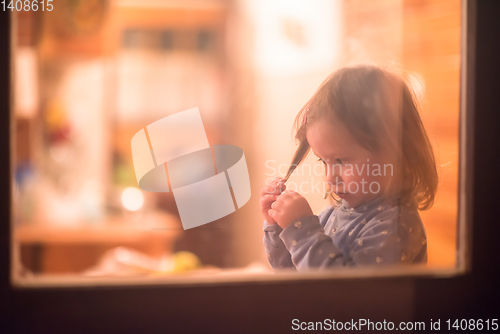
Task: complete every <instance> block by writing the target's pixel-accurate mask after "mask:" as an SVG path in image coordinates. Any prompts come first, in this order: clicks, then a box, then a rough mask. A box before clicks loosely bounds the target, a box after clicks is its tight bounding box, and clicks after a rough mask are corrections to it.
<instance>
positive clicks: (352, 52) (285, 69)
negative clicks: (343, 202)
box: [13, 0, 460, 277]
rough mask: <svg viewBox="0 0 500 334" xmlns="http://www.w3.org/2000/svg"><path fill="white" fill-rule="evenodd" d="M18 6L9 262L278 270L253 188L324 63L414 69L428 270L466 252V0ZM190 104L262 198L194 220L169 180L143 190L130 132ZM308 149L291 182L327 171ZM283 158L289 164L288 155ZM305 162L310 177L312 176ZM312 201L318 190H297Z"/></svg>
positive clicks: (101, 269) (91, 272)
mask: <svg viewBox="0 0 500 334" xmlns="http://www.w3.org/2000/svg"><path fill="white" fill-rule="evenodd" d="M53 8H54V10H53V11H50V12H49V11H37V12H34V11H26V12H25V11H20V12H15V14H14V20H13V31H14V36H15V38H14V40H15V42H14V45H13V57H14V64H13V65H14V69H13V70H14V74H15V75H14V78H13V85H14V89H15V96H14V106H15V108H14V109H15V110H14V111H13V116H14V124H15V148H14V168H15V170H14V178H15V180H14V209H15V216H14V221H13V224H14V233H13V238H14V248H15V259H14V274H15V276H16V277H29V276H33V275H46V276H54V275H75V274H76V275H83V276H136V275H145V276H151V275H165V276H168V275H172V274H177V273H179V272H185V273H192V274H199V273H201V274H206V273H218V272H259V273H260V272H264V273H266V272H272V270H271V267H270V266H269V264H268V263H267V259H266V257H265V253H264V248H263V245H262V238H263V232H262V223H263V218H262V217H261V216H260V213H259V208H258V201H259V196H260V189H261V188H262V186H263V184H264V182H265V180H266V179H267V178H269V177H275V176H278V175H280V176H283V175H284V174H285V173H286V168H287V166H288V163H289V162H290V160H291V157H292V155H293V152H294V149H295V145H294V140H293V137H292V123H293V120H294V118H295V116H296V114H297V112H298V111H299V110H300V108H301V107H302V106H303V105H304V104H305V103H306V102H307V100H308V99H309V98H310V96H311V95H312V94H313V93H314V91H315V90H316V88H317V87H318V86H319V84H320V83H321V82H322V81H323V80H324V79H325V78H326V76H327V75H328V74H330V73H331V72H332V71H334V70H335V69H337V68H339V67H343V66H348V65H355V64H359V63H373V64H379V65H384V66H385V65H389V66H395V67H398V68H403V69H405V70H407V71H409V72H410V74H411V78H412V82H413V84H414V86H415V88H416V90H417V93H418V95H419V97H420V98H421V106H422V114H421V116H422V118H423V121H424V124H425V127H426V129H427V131H428V134H429V136H430V139H431V142H432V144H433V146H434V148H435V150H436V154H437V157H438V162H439V164H440V168H439V173H440V174H439V175H440V184H439V188H438V192H437V196H436V201H435V204H434V206H433V207H432V208H431V209H430V210H428V211H423V212H421V216H422V219H423V221H424V224H425V227H426V231H427V236H428V258H429V260H428V266H429V267H435V268H453V267H455V265H456V255H457V243H456V231H457V198H458V193H457V188H458V187H457V185H458V124H459V79H460V75H459V67H460V1H456V0H377V1H368V0H314V1H290V0H271V1H269V0H267V1H264V0H233V1H230V0H227V1H225V0H182V1H181V0H59V1H58V2H57V4H54V7H53ZM193 107H198V108H199V110H200V113H201V116H202V119H203V123H204V126H205V130H206V132H207V136H208V139H209V142H210V144H211V145H217V144H231V145H237V146H239V147H241V148H242V149H243V151H244V152H245V156H246V161H247V164H248V169H249V173H250V182H251V188H252V197H251V199H250V201H249V202H248V203H247V204H246V205H245V206H244V207H243V208H241V209H239V210H237V211H236V212H234V213H233V214H231V215H229V216H226V217H224V218H222V219H219V220H217V221H215V222H212V223H210V224H207V225H204V226H200V227H197V228H194V229H189V230H186V231H184V230H183V229H182V225H181V223H180V220H179V216H178V212H177V209H176V205H175V201H174V198H173V195H172V193H148V192H144V191H142V190H140V189H138V187H137V180H136V177H135V172H134V168H133V164H132V155H131V149H130V142H131V138H132V137H133V135H134V134H135V133H136V132H137V131H139V130H140V129H142V128H143V127H144V126H146V125H148V124H150V123H152V122H154V121H156V120H158V119H160V118H163V117H166V116H168V115H170V114H173V113H176V112H179V111H182V110H186V109H189V108H193ZM317 164H319V162H317V161H316V160H315V159H313V158H312V156H311V157H309V158H308V159H307V160H306V162H305V166H304V167H307V166H309V167H310V168H309V169H307V168H299V169H298V170H297V172H296V174H295V175H294V176H292V178H291V179H290V181H291V182H295V183H297V184H299V183H304V182H308V183H315V182H321V177H318V176H315V175H314V173H313V172H310V171H311V170H312V168H314V166H316V165H317ZM280 167H281V168H280ZM308 171H309V172H308ZM303 195H304V196H305V197H306V198H307V199H308V200H309V202H310V204H311V206H312V207H313V211H314V212H315V213H319V212H320V211H321V210H322V209H323V208H324V207H325V206H326V205H328V202H327V200H323V199H322V198H323V194H322V193H320V192H314V191H313V189H305V190H304V191H303Z"/></svg>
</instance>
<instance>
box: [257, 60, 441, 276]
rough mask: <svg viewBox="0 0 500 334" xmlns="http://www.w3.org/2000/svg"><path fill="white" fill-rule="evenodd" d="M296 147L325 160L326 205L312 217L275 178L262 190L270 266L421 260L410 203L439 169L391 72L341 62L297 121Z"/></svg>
mask: <svg viewBox="0 0 500 334" xmlns="http://www.w3.org/2000/svg"><path fill="white" fill-rule="evenodd" d="M295 129H296V136H295V138H296V140H297V141H298V143H299V147H298V149H297V151H296V153H295V156H294V158H293V161H292V164H291V168H290V171H289V173H288V175H287V176H286V179H287V178H288V176H289V174H291V172H292V171H293V169H294V168H295V167H296V166H297V165H298V164H299V163H300V162H302V161H303V159H304V158H305V156H306V155H307V154H308V153H309V151H311V150H312V151H313V153H314V155H316V156H317V157H318V158H319V161H321V162H322V163H323V164H324V165H325V167H326V180H325V181H326V185H327V189H328V194H329V195H330V198H331V204H332V205H330V206H329V207H327V208H326V209H325V210H323V211H322V212H321V213H320V214H319V215H317V216H316V215H314V214H313V212H312V210H311V207H310V206H309V203H308V202H307V200H306V199H305V198H304V197H302V196H301V195H300V194H298V193H297V192H294V191H291V190H286V191H283V190H284V189H285V188H286V187H285V185H284V183H285V179H282V178H275V179H274V180H272V181H270V182H267V184H266V186H265V187H264V188H263V189H262V192H261V195H262V197H261V200H260V208H261V212H262V214H263V216H264V218H265V222H264V233H265V236H264V245H265V248H266V252H267V255H268V259H269V262H270V264H271V265H272V266H273V268H275V269H277V268H292V269H295V268H296V269H297V270H299V271H306V270H308V269H312V268H316V269H323V268H330V267H332V268H333V267H342V266H364V265H384V264H400V263H401V264H402V263H404V264H410V263H427V239H426V233H425V228H424V225H423V223H422V220H421V219H420V216H419V213H418V210H419V209H420V210H426V209H429V208H430V207H431V206H432V204H433V202H434V196H435V193H436V188H437V183H438V176H437V170H436V162H435V158H434V153H433V150H432V147H431V144H430V142H429V139H428V137H427V134H426V131H425V129H424V126H423V124H422V121H421V119H420V116H419V113H418V108H417V103H416V98H415V96H414V94H413V92H412V90H411V89H410V87H409V85H408V84H407V83H406V82H405V80H403V79H402V77H401V76H400V75H398V74H395V73H393V72H390V71H388V70H385V69H382V68H379V67H376V66H357V67H349V68H342V69H340V70H338V71H336V72H334V73H332V74H331V75H330V76H329V77H328V78H327V79H326V80H325V81H324V82H323V83H322V84H321V86H320V87H319V88H318V90H317V91H316V93H315V94H314V95H313V96H312V97H311V99H310V100H309V101H308V103H307V104H306V105H305V106H304V107H303V108H302V109H301V111H300V112H299V114H298V115H297V117H296V119H295Z"/></svg>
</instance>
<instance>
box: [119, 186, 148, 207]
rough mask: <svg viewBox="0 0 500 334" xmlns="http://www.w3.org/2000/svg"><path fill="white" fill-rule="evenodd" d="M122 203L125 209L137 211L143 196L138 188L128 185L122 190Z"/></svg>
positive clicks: (141, 203)
mask: <svg viewBox="0 0 500 334" xmlns="http://www.w3.org/2000/svg"><path fill="white" fill-rule="evenodd" d="M122 204H123V206H124V207H125V209H127V210H130V211H137V210H139V209H140V208H142V205H143V204H144V196H143V195H142V192H141V191H140V190H139V189H137V188H134V187H129V188H127V189H125V190H124V191H123V192H122Z"/></svg>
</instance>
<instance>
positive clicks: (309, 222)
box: [280, 215, 346, 271]
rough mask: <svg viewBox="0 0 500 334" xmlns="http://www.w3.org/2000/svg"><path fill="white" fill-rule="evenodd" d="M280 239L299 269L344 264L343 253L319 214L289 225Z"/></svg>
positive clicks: (304, 269)
mask: <svg viewBox="0 0 500 334" xmlns="http://www.w3.org/2000/svg"><path fill="white" fill-rule="evenodd" d="M280 239H281V240H282V241H283V243H284V244H285V247H286V248H287V249H288V251H289V252H290V254H291V257H292V262H293V263H294V264H295V267H296V268H297V270H299V271H306V270H308V269H312V268H327V267H332V266H344V265H345V264H346V263H345V262H344V259H343V254H342V251H341V250H340V249H338V248H337V246H335V245H334V244H333V242H332V238H330V237H329V236H328V235H326V234H325V231H324V229H323V226H322V225H321V223H320V220H319V217H318V216H314V215H311V216H308V217H305V218H303V219H300V220H297V221H295V222H293V223H292V224H290V225H289V226H287V227H286V228H285V229H284V230H283V231H282V232H281V233H280Z"/></svg>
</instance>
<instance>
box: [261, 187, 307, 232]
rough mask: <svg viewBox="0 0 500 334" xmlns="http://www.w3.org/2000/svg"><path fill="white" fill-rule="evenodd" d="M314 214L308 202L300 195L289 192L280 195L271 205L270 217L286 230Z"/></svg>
mask: <svg viewBox="0 0 500 334" xmlns="http://www.w3.org/2000/svg"><path fill="white" fill-rule="evenodd" d="M312 214H313V212H312V210H311V207H310V206H309V203H308V202H307V200H306V199H305V198H304V197H303V196H302V195H300V194H299V193H297V192H295V191H292V190H288V191H285V192H283V193H282V194H281V195H279V196H278V197H277V199H276V202H274V203H272V204H271V210H269V215H270V216H271V218H273V219H274V220H275V221H276V222H277V223H278V225H279V226H281V227H282V228H286V227H287V226H288V225H290V224H291V223H292V222H293V221H294V220H297V219H300V218H302V217H307V216H311V215H312Z"/></svg>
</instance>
